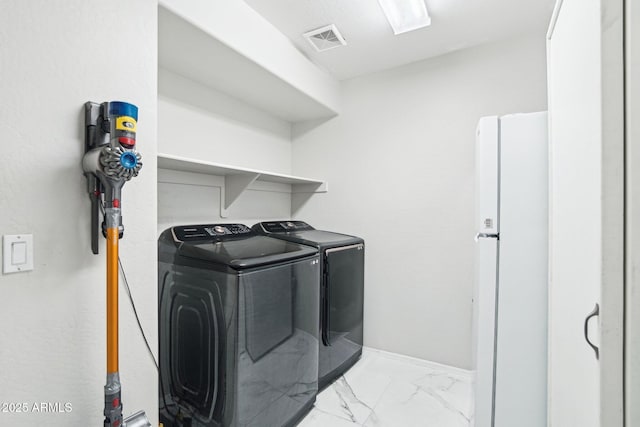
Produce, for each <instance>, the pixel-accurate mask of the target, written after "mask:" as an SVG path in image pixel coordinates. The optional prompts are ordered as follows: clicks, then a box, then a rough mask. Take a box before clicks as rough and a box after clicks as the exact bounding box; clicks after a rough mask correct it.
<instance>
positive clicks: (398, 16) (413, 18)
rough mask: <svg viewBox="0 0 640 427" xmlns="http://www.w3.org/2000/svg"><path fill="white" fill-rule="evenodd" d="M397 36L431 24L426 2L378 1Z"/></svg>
mask: <svg viewBox="0 0 640 427" xmlns="http://www.w3.org/2000/svg"><path fill="white" fill-rule="evenodd" d="M378 3H380V7H381V8H382V11H383V12H384V14H385V15H386V16H387V20H388V21H389V24H391V27H392V28H393V33H394V34H395V35H398V34H402V33H406V32H407V31H413V30H417V29H418V28H422V27H426V26H428V25H430V24H431V18H430V17H429V13H428V12H427V6H425V4H424V0H378Z"/></svg>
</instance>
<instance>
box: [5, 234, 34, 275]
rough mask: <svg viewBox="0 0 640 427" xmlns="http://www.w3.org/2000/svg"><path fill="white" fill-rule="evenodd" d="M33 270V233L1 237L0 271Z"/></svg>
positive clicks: (6, 272)
mask: <svg viewBox="0 0 640 427" xmlns="http://www.w3.org/2000/svg"><path fill="white" fill-rule="evenodd" d="M30 270H33V234H13V235H9V234H7V235H5V236H3V238H2V272H3V273H4V274H8V273H18V272H22V271H30Z"/></svg>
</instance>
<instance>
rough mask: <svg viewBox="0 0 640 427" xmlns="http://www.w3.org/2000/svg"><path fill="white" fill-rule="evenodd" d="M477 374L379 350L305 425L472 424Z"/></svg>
mask: <svg viewBox="0 0 640 427" xmlns="http://www.w3.org/2000/svg"><path fill="white" fill-rule="evenodd" d="M472 407H473V402H472V384H471V374H470V372H468V371H465V370H462V369H457V368H452V367H448V366H444V365H440V364H437V363H432V362H429V361H424V360H420V359H415V358H410V357H406V356H402V355H397V354H393V353H388V352H384V351H379V350H374V349H367V348H365V349H363V354H362V358H361V359H360V360H359V361H358V363H356V364H355V365H354V366H353V367H352V368H351V369H350V370H349V371H347V372H346V373H345V374H344V375H343V376H342V377H340V378H339V379H338V380H337V381H335V382H334V383H333V384H331V385H330V386H329V387H327V388H326V389H325V390H324V391H322V392H321V393H320V394H319V395H318V397H317V399H316V404H315V407H314V409H313V410H312V411H311V412H310V413H309V415H308V416H307V417H306V418H305V419H304V420H303V421H302V422H301V423H300V426H302V427H316V426H318V427H319V426H322V427H334V426H335V427H341V426H366V427H398V426H402V427H413V426H415V427H468V426H469V423H470V420H471V419H472V418H473V408H472Z"/></svg>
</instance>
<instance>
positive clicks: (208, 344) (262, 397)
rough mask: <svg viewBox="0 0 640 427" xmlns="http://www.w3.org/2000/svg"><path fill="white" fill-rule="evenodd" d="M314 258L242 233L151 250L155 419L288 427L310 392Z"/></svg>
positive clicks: (226, 230) (221, 232)
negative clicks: (155, 305)
mask: <svg viewBox="0 0 640 427" xmlns="http://www.w3.org/2000/svg"><path fill="white" fill-rule="evenodd" d="M319 274H320V263H319V258H318V251H317V249H315V248H311V247H308V246H305V245H301V244H297V243H293V242H285V241H283V240H278V239H273V238H271V237H266V236H261V235H258V234H257V233H256V232H254V231H252V230H251V229H250V228H249V227H247V226H245V225H242V224H212V225H192V226H181V227H172V228H169V229H167V230H165V231H164V232H163V233H162V234H161V236H160V238H159V241H158V299H159V313H158V319H159V359H160V407H161V409H160V420H161V421H162V422H164V425H165V426H167V427H171V426H194V427H195V426H199V427H213V426H215V427H223V426H225V427H226V426H234V427H235V426H243V427H245V426H261V427H264V426H289V425H295V424H296V423H297V422H298V421H299V420H300V418H302V417H303V416H304V415H305V414H306V412H307V411H308V410H309V409H311V407H312V406H313V403H314V401H315V396H316V394H317V392H318V348H319V341H320V337H319V332H318V316H319V283H318V275H319Z"/></svg>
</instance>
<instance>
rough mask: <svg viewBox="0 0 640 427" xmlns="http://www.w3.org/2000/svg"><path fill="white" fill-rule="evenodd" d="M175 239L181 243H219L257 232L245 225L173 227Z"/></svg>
mask: <svg viewBox="0 0 640 427" xmlns="http://www.w3.org/2000/svg"><path fill="white" fill-rule="evenodd" d="M172 231H173V237H174V239H175V240H176V241H179V242H192V241H203V240H210V241H213V242H217V241H220V240H229V239H234V238H238V237H249V236H253V235H255V232H254V231H253V230H251V229H250V228H249V227H247V226H246V225H244V224H207V225H186V226H180V227H173V228H172Z"/></svg>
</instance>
